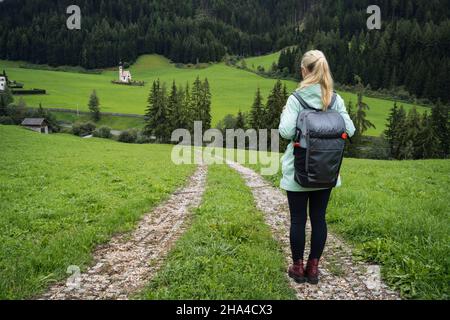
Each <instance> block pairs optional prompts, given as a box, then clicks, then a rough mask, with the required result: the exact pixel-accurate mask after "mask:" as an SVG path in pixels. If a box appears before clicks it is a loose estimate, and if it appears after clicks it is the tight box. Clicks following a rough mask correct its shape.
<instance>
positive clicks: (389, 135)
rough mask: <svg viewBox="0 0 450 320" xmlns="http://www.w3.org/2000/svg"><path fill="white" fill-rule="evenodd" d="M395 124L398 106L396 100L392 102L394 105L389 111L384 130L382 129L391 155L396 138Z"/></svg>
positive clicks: (396, 122)
mask: <svg viewBox="0 0 450 320" xmlns="http://www.w3.org/2000/svg"><path fill="white" fill-rule="evenodd" d="M397 124H398V108H397V102H395V103H394V107H393V108H392V109H391V111H390V112H389V117H388V119H387V124H386V130H385V131H384V137H385V139H386V141H387V143H388V144H389V150H390V154H391V156H393V155H394V147H395V145H396V141H397V140H396V139H397Z"/></svg>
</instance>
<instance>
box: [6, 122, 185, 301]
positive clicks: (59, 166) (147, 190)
mask: <svg viewBox="0 0 450 320" xmlns="http://www.w3.org/2000/svg"><path fill="white" fill-rule="evenodd" d="M0 150H1V151H0V213H1V214H0V299H22V298H29V297H33V296H34V295H36V294H38V293H39V292H42V291H43V290H45V288H46V287H47V286H48V285H49V284H50V283H52V282H54V281H57V280H61V279H64V278H65V277H67V274H66V269H67V267H68V266H70V265H78V266H80V267H81V268H82V270H84V269H83V267H85V266H87V265H88V264H89V262H90V259H91V252H92V250H93V249H94V248H95V246H96V245H97V244H100V243H102V242H105V241H107V240H108V239H109V238H110V237H111V235H112V234H113V233H116V232H122V231H126V230H130V229H132V228H133V227H134V226H135V223H136V222H137V221H138V220H139V218H140V217H141V216H142V215H143V214H144V213H146V212H149V210H150V209H151V208H152V207H154V206H156V205H157V204H158V203H159V202H160V201H161V200H162V199H164V198H166V197H167V196H168V195H169V194H170V193H171V192H173V191H174V190H175V188H177V187H178V186H180V185H182V184H184V183H185V181H186V177H187V176H188V175H190V174H191V173H192V172H193V170H194V167H193V166H176V165H174V164H173V163H172V161H170V152H171V148H170V146H166V145H128V144H121V143H117V142H114V141H111V140H101V139H89V140H85V139H80V138H77V137H74V136H70V135H63V134H59V135H48V136H46V135H39V134H36V133H34V132H31V131H28V130H25V129H22V128H18V127H13V126H1V125H0Z"/></svg>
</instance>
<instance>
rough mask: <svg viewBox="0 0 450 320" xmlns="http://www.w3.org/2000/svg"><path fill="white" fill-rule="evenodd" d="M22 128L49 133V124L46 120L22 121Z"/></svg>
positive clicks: (28, 119)
mask: <svg viewBox="0 0 450 320" xmlns="http://www.w3.org/2000/svg"><path fill="white" fill-rule="evenodd" d="M22 126H23V127H25V128H28V129H30V130H33V131H36V132H39V133H44V134H48V133H49V131H48V124H47V121H45V119H44V118H25V119H24V120H23V121H22Z"/></svg>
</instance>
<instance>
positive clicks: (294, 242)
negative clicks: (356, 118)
mask: <svg viewBox="0 0 450 320" xmlns="http://www.w3.org/2000/svg"><path fill="white" fill-rule="evenodd" d="M301 73H302V77H303V81H302V82H301V83H300V87H299V88H298V89H297V92H298V93H299V94H300V96H301V97H302V98H303V100H305V101H306V102H307V103H308V104H309V105H310V106H311V107H313V108H315V109H318V110H323V111H326V109H327V107H328V106H329V105H330V103H331V100H332V96H333V79H332V77H331V72H330V68H329V66H328V62H327V59H326V58H325V55H324V54H323V53H322V52H321V51H318V50H312V51H309V52H307V53H305V55H304V56H303V58H302V62H301ZM332 109H334V110H337V111H338V112H339V113H340V114H341V115H342V117H343V118H344V120H345V127H346V131H347V134H348V135H349V136H350V137H351V136H353V134H354V133H355V126H354V125H353V122H352V120H351V119H350V117H349V115H348V113H347V110H346V108H345V105H344V101H343V100H342V98H341V97H340V96H339V95H338V96H337V99H336V102H335V103H334V105H333V106H332ZM302 110H303V108H302V106H301V105H300V103H299V102H298V100H297V99H296V98H295V97H294V96H291V97H289V99H288V101H287V104H286V106H285V108H284V110H283V113H282V115H281V120H280V127H279V131H280V134H281V136H282V137H283V138H285V139H288V140H291V141H292V140H293V139H294V138H295V134H296V123H297V118H298V115H299V113H300V112H301V111H302ZM282 168H283V178H282V180H281V188H282V189H284V190H286V191H287V196H288V202H289V210H290V214H291V230H290V242H291V251H292V260H293V265H291V266H290V267H289V271H288V273H289V276H290V277H291V278H293V279H294V280H295V281H296V282H298V283H303V282H305V281H308V282H309V283H312V284H317V283H318V282H319V260H320V258H321V256H322V253H323V250H324V247H325V243H326V239H327V224H326V221H325V214H326V210H327V205H328V201H329V199H330V194H331V190H332V189H311V188H304V187H302V186H300V185H299V184H298V183H297V182H296V181H295V180H294V146H293V142H291V143H290V144H289V145H288V147H287V150H286V153H285V154H284V156H283V158H282ZM340 184H341V181H340V178H339V179H338V182H337V185H336V186H340ZM308 203H309V217H310V219H311V227H312V234H311V251H310V254H309V258H308V262H307V265H306V269H305V268H304V264H303V254H304V250H305V227H306V220H307V205H308Z"/></svg>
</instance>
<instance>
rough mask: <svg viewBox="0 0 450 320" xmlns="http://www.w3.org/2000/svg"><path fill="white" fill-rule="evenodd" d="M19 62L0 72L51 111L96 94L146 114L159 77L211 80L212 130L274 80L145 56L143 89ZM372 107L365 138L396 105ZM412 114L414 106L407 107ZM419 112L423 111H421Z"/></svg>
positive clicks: (110, 74)
mask: <svg viewBox="0 0 450 320" xmlns="http://www.w3.org/2000/svg"><path fill="white" fill-rule="evenodd" d="M278 54H279V53H275V54H271V55H267V56H263V57H255V58H249V59H247V60H246V61H247V65H248V66H249V68H251V65H252V64H255V66H257V65H258V64H264V65H267V64H271V63H272V61H274V59H276V56H277V55H278ZM19 65H20V63H19V62H11V61H2V60H0V70H3V69H6V71H7V73H8V75H9V76H10V78H11V79H13V80H16V81H18V82H23V83H25V87H26V88H42V89H46V90H47V93H48V94H47V95H39V96H25V97H23V98H24V99H25V101H26V102H27V103H28V105H30V106H33V107H36V106H38V104H39V103H41V102H42V104H43V106H44V107H47V108H67V109H77V107H78V108H79V110H87V103H88V99H89V95H90V93H91V92H92V90H93V89H96V90H97V93H98V95H99V97H100V103H101V109H102V111H104V112H120V113H134V114H144V113H145V109H146V107H147V98H148V93H149V90H150V84H151V82H152V81H153V80H155V79H157V78H160V79H161V80H162V81H165V82H166V83H167V84H168V85H169V84H171V83H172V81H173V80H176V81H177V83H178V84H183V85H184V84H186V82H190V83H192V82H193V81H194V80H195V78H196V77H197V76H200V77H201V78H205V77H207V78H208V80H209V82H210V85H211V93H212V117H213V125H215V124H217V122H218V121H219V120H221V119H223V117H224V116H225V115H227V114H237V112H238V111H239V110H241V111H249V110H250V108H251V105H252V103H253V99H254V95H255V92H256V88H257V87H260V88H261V91H262V93H263V95H264V97H265V98H267V95H268V94H269V92H270V90H271V89H272V87H273V85H274V83H275V81H276V80H274V79H266V78H263V77H261V76H259V75H257V74H255V73H253V72H249V71H244V70H240V69H238V68H234V67H229V66H226V65H225V64H223V63H218V64H213V65H211V66H210V67H207V68H204V69H198V70H197V69H188V68H176V67H175V65H174V64H171V63H170V62H169V61H168V60H167V59H166V58H164V57H162V56H158V55H144V56H141V57H140V58H139V59H138V60H137V62H136V63H135V64H134V65H133V66H132V67H131V71H132V74H133V77H134V79H136V80H144V81H146V82H147V84H146V86H145V87H129V86H121V85H114V84H112V83H111V80H113V79H115V78H116V77H117V73H118V72H117V71H115V70H114V71H113V70H105V71H104V72H103V74H101V75H96V74H93V75H92V74H82V73H70V72H56V71H45V70H33V69H22V68H19ZM284 83H286V85H287V87H288V89H289V91H293V90H294V89H295V88H296V87H297V83H295V82H293V81H284ZM341 94H342V96H343V97H344V99H345V100H346V101H347V102H348V101H349V100H352V101H353V103H355V102H356V95H354V94H352V93H342V92H341ZM365 101H366V102H367V103H368V104H369V106H370V107H371V110H370V111H369V112H368V119H369V120H371V121H373V122H374V123H375V124H376V126H377V128H376V129H370V130H369V131H368V133H367V134H369V135H379V134H380V133H381V132H382V131H383V129H384V127H385V122H386V118H387V116H388V113H389V110H390V109H391V108H392V106H393V102H392V101H388V100H381V99H375V98H365ZM404 106H405V108H406V109H407V110H409V109H410V108H411V107H412V105H410V104H404ZM418 109H419V111H423V110H425V108H423V107H418Z"/></svg>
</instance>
